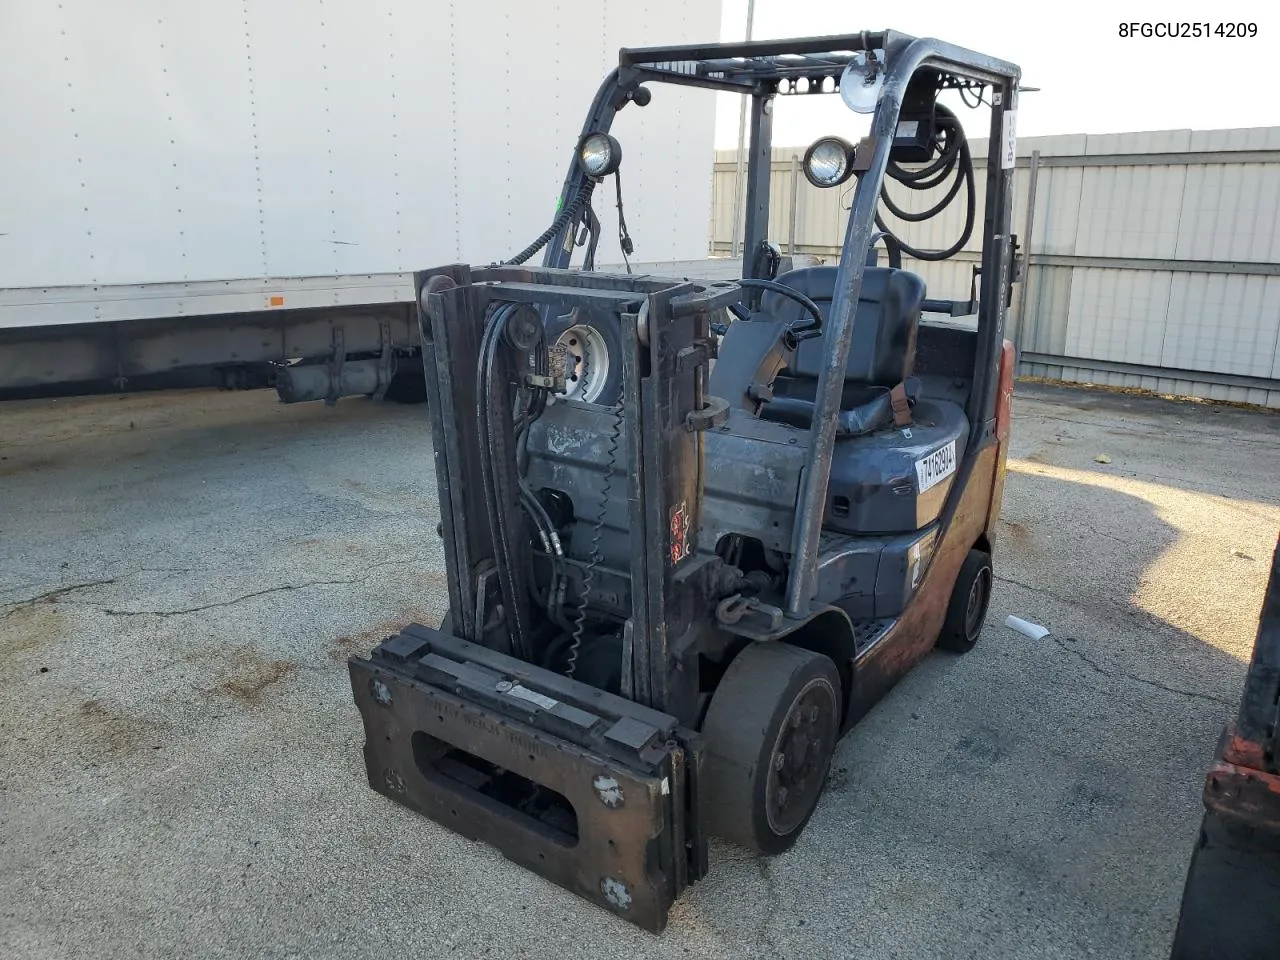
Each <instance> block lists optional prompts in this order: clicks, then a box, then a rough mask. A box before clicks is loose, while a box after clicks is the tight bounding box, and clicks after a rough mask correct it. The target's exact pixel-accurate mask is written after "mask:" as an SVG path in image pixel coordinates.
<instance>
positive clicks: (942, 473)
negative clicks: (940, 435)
mask: <svg viewBox="0 0 1280 960" xmlns="http://www.w3.org/2000/svg"><path fill="white" fill-rule="evenodd" d="M955 472H956V442H955V441H954V440H952V441H951V442H950V443H948V444H947V445H946V446H945V447H942V448H940V449H938V450H935V451H933V453H931V454H929V455H928V456H927V457H924V458H923V459H921V460H917V461H916V480H918V481H919V487H920V492H921V493H924V492H925V491H926V490H928V489H930V488H931V487H934V486H936V485H937V484H939V483H941V482H942V481H943V480H945V479H947V477H949V476H951V475H952V474H953V473H955Z"/></svg>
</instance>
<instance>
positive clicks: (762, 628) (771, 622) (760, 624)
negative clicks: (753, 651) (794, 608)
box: [716, 593, 785, 634]
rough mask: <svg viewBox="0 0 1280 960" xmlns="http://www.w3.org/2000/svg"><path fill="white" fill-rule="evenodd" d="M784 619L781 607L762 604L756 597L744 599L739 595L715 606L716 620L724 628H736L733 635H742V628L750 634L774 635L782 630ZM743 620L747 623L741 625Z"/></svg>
mask: <svg viewBox="0 0 1280 960" xmlns="http://www.w3.org/2000/svg"><path fill="white" fill-rule="evenodd" d="M784 619H785V614H783V612H782V608H781V607H775V606H774V605H773V604H771V603H764V602H763V601H762V600H760V599H759V598H758V597H744V596H743V595H742V594H740V593H735V594H734V595H733V596H732V597H726V598H725V599H724V600H721V601H720V603H719V604H717V605H716V620H718V621H719V622H720V623H721V624H723V625H724V626H726V627H738V628H739V629H736V630H734V631H733V632H734V633H744V630H743V629H742V627H743V626H745V627H746V628H748V629H749V632H750V633H760V634H771V633H776V632H777V631H778V630H780V629H781V628H782V624H783V620H784ZM743 620H746V621H747V623H746V624H742V621H743ZM740 625H742V626H740Z"/></svg>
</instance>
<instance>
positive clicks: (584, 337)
mask: <svg viewBox="0 0 1280 960" xmlns="http://www.w3.org/2000/svg"><path fill="white" fill-rule="evenodd" d="M552 349H553V350H557V351H560V352H563V354H564V369H565V390H564V396H565V397H568V398H570V399H573V400H585V401H587V402H588V403H595V402H596V401H597V400H598V399H599V397H600V394H601V393H602V392H603V390H604V385H605V383H606V382H607V381H608V379H609V368H610V366H611V364H612V358H611V357H610V356H609V345H608V344H607V343H606V342H605V339H604V337H603V335H601V333H600V331H598V330H596V329H595V328H594V327H591V326H588V325H587V324H582V323H580V324H576V325H574V326H572V327H570V328H569V329H568V330H566V331H565V332H564V333H562V334H560V336H559V337H557V338H556V342H555V343H554V344H553V345H552Z"/></svg>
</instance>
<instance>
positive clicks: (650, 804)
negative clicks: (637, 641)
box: [349, 625, 707, 933]
mask: <svg viewBox="0 0 1280 960" xmlns="http://www.w3.org/2000/svg"><path fill="white" fill-rule="evenodd" d="M349 667H350V674H351V687H352V693H353V694H354V697H355V701H356V704H357V706H358V707H359V709H360V713H361V716H362V718H363V720H364V727H365V748H364V756H365V765H366V770H367V773H368V776H369V785H370V786H371V787H372V788H373V789H374V790H376V791H378V792H379V793H381V794H383V795H384V796H386V797H388V798H389V799H391V800H394V801H395V802H397V803H400V804H403V805H404V806H407V807H409V808H410V809H412V810H415V811H417V812H418V813H421V814H423V815H425V816H428V817H430V818H431V819H433V820H435V821H437V822H438V823H441V824H443V825H444V826H446V827H449V828H450V829H452V830H455V831H457V832H458V833H461V834H462V835H464V836H466V837H469V838H471V839H474V840H480V841H483V842H485V843H488V844H491V845H493V846H494V847H497V848H498V849H499V850H500V851H502V853H503V854H504V855H505V856H506V857H508V858H509V859H511V860H513V861H515V862H516V863H519V864H521V865H522V866H524V867H526V868H528V869H530V870H533V871H535V872H537V873H539V874H541V875H542V876H545V877H547V878H548V879H549V880H551V881H553V882H554V883H557V884H559V885H560V886H562V887H565V888H566V889H568V890H571V891H573V892H574V893H577V894H578V895H580V896H582V897H585V898H586V899H588V900H591V901H593V902H594V903H597V904H599V905H600V906H602V907H605V908H606V909H609V910H611V911H613V912H614V913H616V914H618V915H619V916H622V917H624V918H625V919H627V920H629V921H631V922H632V923H635V924H637V925H639V926H641V927H643V928H645V929H647V930H650V931H652V932H654V933H660V932H661V931H662V930H663V928H664V927H665V926H666V922H667V911H668V910H669V908H670V907H671V904H672V903H673V902H674V901H675V899H676V897H678V896H679V895H680V892H681V891H682V890H683V889H684V887H685V886H687V885H688V884H689V883H692V882H694V881H696V880H697V879H699V878H700V877H701V876H702V874H703V873H704V872H705V870H706V862H707V851H706V841H705V838H704V837H702V835H701V833H700V819H699V817H698V816H697V804H698V799H697V793H696V784H697V777H698V773H699V770H700V765H701V743H700V741H699V739H698V737H697V735H696V734H694V733H692V732H690V731H687V730H683V729H681V728H679V727H678V725H677V723H676V721H675V719H674V718H673V717H670V716H668V715H666V714H662V713H659V712H657V711H654V710H650V709H648V708H646V707H643V706H640V705H638V704H635V703H633V702H631V701H629V700H624V699H622V698H621V697H616V696H613V695H610V694H608V693H604V692H603V691H601V690H599V689H596V688H594V687H590V686H588V685H586V684H582V683H578V682H576V681H574V680H570V679H568V678H566V677H564V676H561V675H559V674H555V673H552V672H550V671H547V670H543V669H541V668H539V667H535V666H533V665H531V664H529V663H526V662H524V661H521V660H517V659H514V658H511V657H508V656H505V655H503V654H500V653H497V652H496V651H493V650H489V649H486V648H483V647H479V646H477V645H475V644H470V643H467V642H465V641H461V640H458V639H456V638H454V637H451V636H448V635H445V634H442V633H439V632H438V631H435V630H431V629H429V628H426V627H420V626H416V625H414V626H410V627H409V628H407V629H406V630H405V631H404V632H403V633H401V634H399V635H397V636H395V637H392V638H390V639H389V640H387V641H385V642H384V643H383V644H381V645H380V646H379V647H377V648H376V649H375V650H374V651H373V653H372V655H371V657H370V658H369V659H368V660H364V659H361V658H358V657H353V658H352V659H351V661H350V663H349ZM495 895H497V896H500V895H501V893H500V892H496V893H495Z"/></svg>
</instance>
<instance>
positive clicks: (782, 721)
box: [702, 640, 842, 855]
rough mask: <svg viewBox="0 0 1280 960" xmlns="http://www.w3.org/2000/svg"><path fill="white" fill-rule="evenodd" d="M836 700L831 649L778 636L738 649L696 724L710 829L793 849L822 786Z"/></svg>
mask: <svg viewBox="0 0 1280 960" xmlns="http://www.w3.org/2000/svg"><path fill="white" fill-rule="evenodd" d="M841 707H842V704H841V693H840V674H839V672H838V671H837V670H836V665H835V664H834V663H832V662H831V660H830V659H829V658H828V657H824V656H822V655H821V654H818V653H813V652H812V651H809V650H802V649H801V648H799V647H793V646H791V645H790V644H787V643H783V642H781V641H777V640H774V641H761V642H757V643H753V644H752V645H751V646H749V647H747V648H746V649H745V650H743V651H742V652H741V653H740V654H738V656H737V658H735V659H734V661H733V662H732V663H731V664H730V665H729V669H728V670H727V671H726V672H725V675H724V678H723V679H722V680H721V681H720V685H719V686H718V687H717V688H716V691H715V694H714V695H713V696H712V698H711V705H710V707H708V709H707V717H706V720H705V721H704V722H703V725H702V734H703V740H704V743H705V745H706V759H705V761H704V771H705V776H704V781H703V782H704V784H705V799H704V806H703V822H704V823H706V824H708V825H709V829H710V830H711V832H712V833H714V834H715V835H716V836H719V837H721V838H723V839H725V840H730V841H732V842H734V843H738V844H741V845H742V846H744V847H747V848H748V849H750V850H754V851H756V852H757V853H763V854H766V855H773V854H778V853H782V852H783V851H785V850H788V849H790V848H791V846H792V845H793V844H794V843H795V842H796V840H797V838H798V837H799V836H800V832H801V831H802V830H803V829H804V826H805V824H807V823H808V822H809V818H810V817H811V816H812V815H813V811H814V809H815V808H816V807H817V805H818V798H819V797H820V796H821V794H822V787H823V784H824V783H825V782H826V778H827V771H828V768H829V767H830V765H831V756H832V754H833V753H834V752H835V746H836V740H837V738H838V737H839V733H840V719H841Z"/></svg>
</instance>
